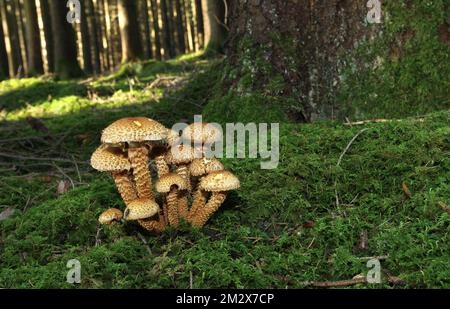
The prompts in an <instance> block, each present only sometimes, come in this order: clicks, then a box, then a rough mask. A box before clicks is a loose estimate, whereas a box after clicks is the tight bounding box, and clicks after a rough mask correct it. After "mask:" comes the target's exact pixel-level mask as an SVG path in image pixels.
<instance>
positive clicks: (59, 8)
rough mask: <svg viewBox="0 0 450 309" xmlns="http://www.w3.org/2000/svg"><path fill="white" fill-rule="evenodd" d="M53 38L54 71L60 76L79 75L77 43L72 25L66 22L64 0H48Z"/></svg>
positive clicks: (81, 73)
mask: <svg viewBox="0 0 450 309" xmlns="http://www.w3.org/2000/svg"><path fill="white" fill-rule="evenodd" d="M49 4H50V15H51V19H52V33H53V38H54V55H55V73H56V75H57V76H58V77H60V78H64V79H65V78H72V77H80V76H82V75H83V71H82V70H81V68H80V65H79V64H78V61H77V45H76V39H75V32H74V30H73V28H72V25H71V24H70V23H68V22H67V19H66V16H67V12H68V9H67V7H66V1H59V0H50V2H49Z"/></svg>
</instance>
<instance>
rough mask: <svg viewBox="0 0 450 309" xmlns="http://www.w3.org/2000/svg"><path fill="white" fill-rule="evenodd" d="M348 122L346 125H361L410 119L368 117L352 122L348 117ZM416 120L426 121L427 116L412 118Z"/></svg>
mask: <svg viewBox="0 0 450 309" xmlns="http://www.w3.org/2000/svg"><path fill="white" fill-rule="evenodd" d="M346 120H347V122H346V123H344V125H345V126H359V125H364V124H368V123H385V122H400V121H405V120H409V119H382V118H380V119H368V120H361V121H354V122H350V121H348V119H346ZM412 120H413V121H414V122H424V121H425V118H416V119H412Z"/></svg>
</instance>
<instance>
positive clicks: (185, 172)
mask: <svg viewBox="0 0 450 309" xmlns="http://www.w3.org/2000/svg"><path fill="white" fill-rule="evenodd" d="M175 172H176V173H177V174H178V175H179V176H181V177H182V178H183V179H184V180H186V182H187V184H188V188H187V190H188V191H189V192H190V191H191V190H192V186H191V180H190V173H189V166H188V165H187V164H180V165H178V168H177V169H176V171H175Z"/></svg>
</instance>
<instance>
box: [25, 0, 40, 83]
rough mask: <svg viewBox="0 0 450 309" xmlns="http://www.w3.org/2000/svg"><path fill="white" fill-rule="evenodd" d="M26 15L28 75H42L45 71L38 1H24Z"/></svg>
mask: <svg viewBox="0 0 450 309" xmlns="http://www.w3.org/2000/svg"><path fill="white" fill-rule="evenodd" d="M24 8H25V16H26V20H27V22H26V25H25V30H26V38H27V43H28V44H27V45H28V75H30V76H33V75H40V74H43V73H44V66H43V62H42V55H41V50H42V48H41V35H40V32H39V24H38V18H37V12H36V3H35V2H34V0H33V1H24Z"/></svg>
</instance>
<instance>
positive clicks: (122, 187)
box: [112, 171, 137, 206]
mask: <svg viewBox="0 0 450 309" xmlns="http://www.w3.org/2000/svg"><path fill="white" fill-rule="evenodd" d="M112 177H113V178H114V182H115V183H116V187H117V191H119V193H120V196H121V197H122V199H123V201H124V203H125V205H127V206H128V204H129V203H130V202H132V201H134V200H135V199H137V194H136V189H135V188H134V185H133V182H132V181H131V179H130V177H128V173H127V172H126V171H121V172H112Z"/></svg>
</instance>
